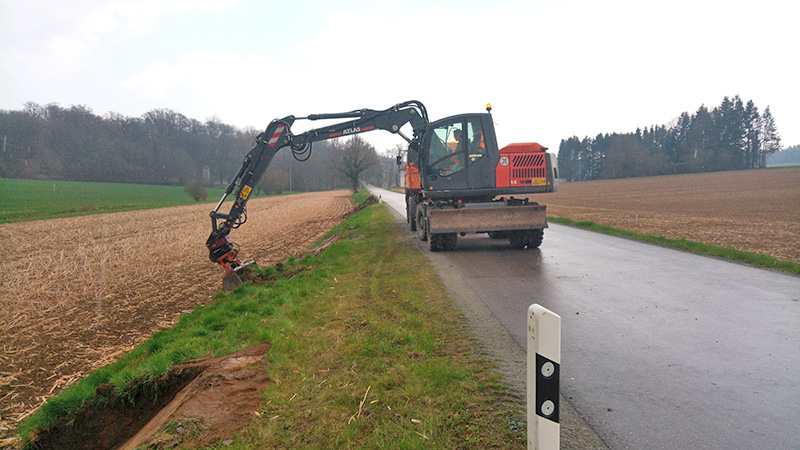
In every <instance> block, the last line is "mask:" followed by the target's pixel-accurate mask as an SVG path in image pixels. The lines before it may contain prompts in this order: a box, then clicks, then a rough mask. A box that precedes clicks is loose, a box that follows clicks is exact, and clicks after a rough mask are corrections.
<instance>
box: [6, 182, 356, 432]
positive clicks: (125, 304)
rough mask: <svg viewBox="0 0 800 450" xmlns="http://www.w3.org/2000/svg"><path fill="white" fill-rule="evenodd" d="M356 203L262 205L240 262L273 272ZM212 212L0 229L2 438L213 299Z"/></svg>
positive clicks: (202, 209)
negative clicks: (0, 242)
mask: <svg viewBox="0 0 800 450" xmlns="http://www.w3.org/2000/svg"><path fill="white" fill-rule="evenodd" d="M353 206H354V205H353V203H352V200H351V199H350V194H349V192H347V191H336V192H322V193H308V194H298V195H291V196H283V197H271V198H263V199H253V200H251V201H250V202H249V203H248V213H249V220H248V222H247V224H246V225H245V226H243V227H242V228H240V229H238V230H234V232H233V233H232V237H233V239H234V241H235V242H236V243H238V244H239V245H240V246H241V253H240V257H242V258H243V259H255V260H257V261H258V263H259V264H260V265H262V266H269V265H273V264H275V263H277V262H280V261H282V260H284V259H285V258H286V257H288V256H290V255H295V254H302V253H303V252H304V251H305V250H306V249H308V247H309V246H310V245H312V244H313V243H314V242H315V241H317V240H318V239H320V238H321V237H322V236H323V235H324V234H325V233H326V232H328V231H330V229H331V228H333V227H334V226H335V225H337V224H338V223H340V222H341V221H342V219H343V218H344V217H345V215H346V214H347V213H349V212H350V211H352V209H353ZM212 207H213V205H208V204H204V205H192V206H183V207H175V208H162V209H155V210H147V211H133V212H124V213H114V214H103V215H95V216H85V217H76V218H69V219H56V220H43V221H36V222H25V223H18V224H4V225H0V233H1V234H2V236H3V237H4V245H3V248H2V250H1V251H2V258H0V273H2V274H3V279H2V284H0V343H1V344H0V345H1V346H2V351H1V352H0V442H2V439H3V438H4V437H9V436H11V434H12V432H13V430H14V429H15V428H16V425H17V423H18V422H19V421H20V420H21V419H23V418H24V417H26V416H27V415H29V414H30V413H31V412H33V411H34V410H35V409H36V408H37V407H38V406H39V405H40V404H41V403H42V402H43V401H44V400H45V399H46V398H47V397H49V396H52V395H54V394H56V393H58V392H59V391H60V390H62V389H63V388H64V387H66V386H69V385H70V384H72V383H73V382H75V381H77V380H78V379H80V378H82V377H84V376H86V375H87V374H89V373H90V372H91V371H93V370H95V369H97V368H99V367H101V366H103V365H105V364H107V363H109V362H112V361H114V360H115V359H117V358H118V357H119V356H121V355H122V354H124V353H126V352H128V351H130V350H132V349H133V348H134V347H135V346H137V345H138V344H140V343H141V342H143V341H144V340H146V339H147V338H148V337H149V336H150V335H151V334H152V333H153V332H155V331H157V330H160V329H164V328H167V327H170V326H171V325H172V324H174V323H175V322H176V321H177V320H178V318H179V317H180V316H181V315H182V314H184V313H187V312H190V311H192V309H193V308H194V307H195V306H196V305H199V304H203V303H205V302H208V301H209V300H211V298H212V296H213V295H214V293H215V292H217V291H218V290H219V289H220V286H221V279H222V275H223V273H222V271H221V269H219V268H218V267H216V265H214V264H212V263H211V262H210V261H209V260H208V250H207V249H206V247H205V240H206V238H207V237H208V234H209V233H210V231H211V226H210V221H211V219H209V217H208V213H209V211H210V209H211V208H212ZM223 210H226V209H224V208H223ZM0 446H1V445H0Z"/></svg>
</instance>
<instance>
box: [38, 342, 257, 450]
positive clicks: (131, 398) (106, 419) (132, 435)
mask: <svg viewBox="0 0 800 450" xmlns="http://www.w3.org/2000/svg"><path fill="white" fill-rule="evenodd" d="M270 347H271V345H270V344H266V343H265V344H258V345H254V346H251V347H248V348H245V349H243V350H240V351H238V352H236V353H233V354H231V355H226V356H220V357H216V358H205V359H198V360H193V361H187V362H185V363H182V364H178V365H175V366H174V367H173V368H171V369H170V371H169V372H168V373H167V374H166V375H165V376H164V377H163V378H162V379H160V380H158V381H157V382H149V383H145V382H139V383H137V384H135V385H132V386H130V388H129V389H128V390H127V391H126V394H125V397H124V398H122V397H118V396H116V395H114V394H113V393H112V389H113V386H110V385H103V386H98V388H97V393H96V396H95V397H96V399H100V398H102V399H103V400H102V401H99V402H89V404H87V405H86V406H84V407H83V408H81V409H80V410H79V411H78V412H77V413H76V415H75V416H74V417H69V418H64V419H63V420H61V421H59V422H58V423H56V424H55V425H54V426H53V427H51V428H50V429H48V430H45V431H43V432H41V433H39V436H38V439H37V440H36V443H35V445H36V447H37V448H41V449H64V448H73V449H109V450H111V449H119V450H129V449H134V448H136V447H140V446H143V445H147V446H148V447H147V448H149V449H160V448H173V447H175V446H177V445H179V444H185V445H186V446H188V447H191V448H198V447H203V446H207V445H210V444H213V443H216V442H219V441H220V440H223V439H226V438H229V437H230V436H231V435H232V434H233V432H234V431H236V430H238V429H239V428H242V427H244V426H245V425H247V424H248V423H249V422H250V419H251V418H252V417H253V414H254V413H255V412H256V411H258V408H259V407H260V406H261V405H262V404H263V402H264V400H263V398H262V397H261V392H263V390H264V389H265V388H266V386H267V383H268V382H269V380H268V378H267V373H266V363H265V362H264V361H263V356H264V354H265V353H266V352H267V351H268V350H269V349H270ZM98 404H100V405H102V406H98Z"/></svg>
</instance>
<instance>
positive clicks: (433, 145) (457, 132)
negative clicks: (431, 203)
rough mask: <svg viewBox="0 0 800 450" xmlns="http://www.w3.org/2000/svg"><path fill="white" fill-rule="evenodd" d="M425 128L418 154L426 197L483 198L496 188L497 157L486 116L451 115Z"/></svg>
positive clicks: (493, 135)
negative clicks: (486, 191)
mask: <svg viewBox="0 0 800 450" xmlns="http://www.w3.org/2000/svg"><path fill="white" fill-rule="evenodd" d="M426 128H427V132H426V133H425V137H424V139H423V141H422V142H421V144H420V147H421V148H420V152H419V153H420V166H419V167H420V181H421V184H422V185H423V186H424V190H425V192H426V194H433V195H434V196H436V195H439V194H441V195H444V196H451V195H454V194H457V195H459V196H462V197H470V196H475V195H478V196H482V195H485V193H482V191H483V190H485V189H492V188H494V187H495V176H494V172H495V167H496V165H497V163H498V161H499V157H498V152H497V140H496V139H495V134H494V125H493V123H492V120H491V116H490V115H489V114H462V115H457V116H451V117H447V118H444V119H441V120H438V121H436V122H433V123H431V124H429V125H428V126H427V127H426Z"/></svg>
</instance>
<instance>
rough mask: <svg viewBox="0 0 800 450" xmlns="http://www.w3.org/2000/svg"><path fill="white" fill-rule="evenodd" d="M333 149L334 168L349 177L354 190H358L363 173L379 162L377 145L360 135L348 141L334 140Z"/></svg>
mask: <svg viewBox="0 0 800 450" xmlns="http://www.w3.org/2000/svg"><path fill="white" fill-rule="evenodd" d="M333 149H334V154H335V158H334V160H333V161H334V162H333V166H334V168H335V169H336V170H337V171H338V172H339V173H341V174H342V175H343V176H344V177H345V178H347V180H348V181H349V182H350V187H351V188H352V189H353V192H358V186H359V181H358V180H359V178H360V177H361V174H362V173H363V172H364V171H365V170H367V169H369V168H370V167H372V166H373V165H375V164H377V162H378V154H377V153H376V152H375V147H373V146H372V145H370V144H369V143H367V141H365V140H364V139H362V138H361V137H360V136H353V137H352V138H350V140H348V141H344V142H339V141H338V140H336V141H333Z"/></svg>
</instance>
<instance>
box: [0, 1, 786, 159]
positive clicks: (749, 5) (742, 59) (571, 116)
mask: <svg viewBox="0 0 800 450" xmlns="http://www.w3.org/2000/svg"><path fill="white" fill-rule="evenodd" d="M798 9H800V7H797V6H794V2H790V1H773V0H759V1H757V2H755V1H752V0H751V1H747V2H745V1H737V0H732V1H707V0H671V1H662V0H659V1H627V0H605V1H595V0H564V1H556V0H529V1H507V0H493V1H473V0H459V1H449V0H445V1H438V0H419V1H417V0H409V1H404V0H396V1H391V2H381V1H377V0H365V1H361V0H344V1H335V2H332V1H325V0H319V1H303V0H294V1H289V0H284V1H256V0H70V1H53V0H24V1H20V0H0V18H1V19H2V26H0V61H2V65H0V109H6V110H19V109H22V108H23V105H24V104H25V103H26V102H29V101H32V102H36V103H39V104H42V105H45V104H49V103H58V104H60V105H62V106H65V107H66V106H70V105H75V104H81V105H86V106H88V107H90V108H91V109H92V110H93V111H94V112H95V113H96V114H98V115H104V114H106V113H108V112H116V113H121V114H124V115H127V116H140V115H142V114H143V113H145V112H147V111H149V110H151V109H156V108H169V109H173V110H175V111H177V112H179V113H182V114H184V115H186V116H188V117H191V118H194V119H198V120H201V121H204V120H206V119H208V118H211V117H217V118H219V119H221V120H222V121H223V122H226V123H229V124H232V125H235V126H238V127H241V128H244V127H255V128H258V129H263V128H264V127H266V125H267V124H268V123H269V121H270V120H272V119H273V118H276V117H284V116H287V115H290V114H293V115H297V116H304V115H307V114H312V113H327V112H341V111H348V110H353V109H359V108H371V109H384V108H386V107H389V106H391V105H393V104H396V103H399V102H402V101H405V100H419V101H421V102H423V103H424V104H425V105H426V106H427V108H428V112H429V114H430V116H431V118H432V119H438V118H442V117H445V116H448V115H452V114H457V113H462V112H481V111H483V110H484V106H485V105H486V103H487V102H491V103H492V105H493V107H494V110H493V115H494V120H495V126H496V128H497V134H498V140H499V144H500V145H505V144H508V143H511V142H529V141H536V142H539V143H541V144H542V145H545V146H548V147H550V148H551V149H554V150H555V149H557V148H558V144H559V142H560V141H561V139H564V138H568V137H570V136H573V135H577V136H579V137H583V136H586V135H588V136H595V135H596V134H597V133H610V132H630V131H634V130H635V129H636V128H637V127H645V126H649V125H652V124H664V123H669V122H670V121H672V120H674V119H675V118H676V117H677V116H678V115H679V114H680V113H681V112H683V111H689V112H693V111H696V109H697V108H698V107H699V106H700V105H701V104H705V105H707V106H709V107H714V106H717V105H718V104H719V103H720V102H721V101H722V98H723V97H724V96H726V95H727V96H734V95H737V94H738V95H740V96H741V97H742V98H743V99H744V100H745V101H747V100H750V99H752V100H753V101H754V102H755V104H756V106H758V107H759V108H760V110H761V111H763V109H764V108H765V107H766V106H768V105H769V106H770V108H771V110H772V113H773V116H774V117H775V119H776V122H777V125H778V129H779V131H780V133H781V137H782V140H783V144H784V145H785V146H791V145H797V144H800V130H798V127H797V125H799V124H800V88H798V85H797V77H798V75H797V73H798V71H797V64H798V63H797V61H798V58H797V51H798V50H797V47H798V42H800V38H798V34H797V29H796V21H797V17H798ZM323 124H324V123H309V122H298V123H297V124H296V125H295V127H294V131H296V132H301V131H304V130H306V129H308V128H311V127H314V126H320V125H323ZM364 137H365V138H367V139H368V140H369V141H371V142H372V143H373V144H375V145H376V147H378V150H383V149H386V148H390V147H393V146H394V145H395V144H399V143H402V142H403V141H402V140H401V139H400V138H399V137H397V136H393V135H390V134H388V133H381V132H373V133H368V134H366V135H364ZM245 151H246V149H245V150H243V153H244V152H245Z"/></svg>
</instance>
